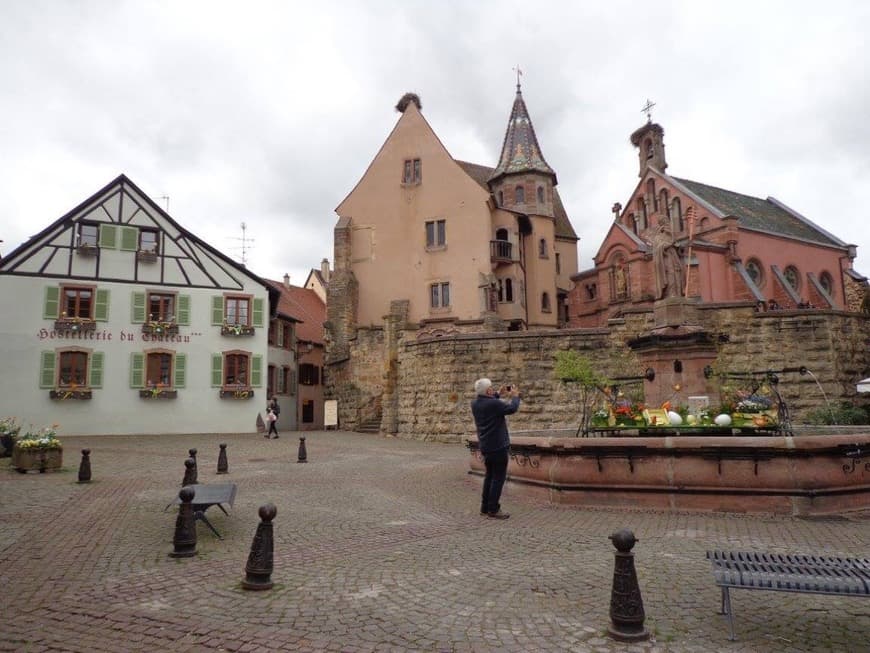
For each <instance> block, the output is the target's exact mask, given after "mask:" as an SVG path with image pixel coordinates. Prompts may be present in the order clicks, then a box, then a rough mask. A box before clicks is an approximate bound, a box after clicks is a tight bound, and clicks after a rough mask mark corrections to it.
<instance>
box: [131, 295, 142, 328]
mask: <svg viewBox="0 0 870 653" xmlns="http://www.w3.org/2000/svg"><path fill="white" fill-rule="evenodd" d="M130 305H131V307H132V316H131V317H130V321H131V322H132V323H133V324H142V323H144V322H145V293H144V292H136V291H135V290H134V291H133V299H132V301H131V304H130Z"/></svg>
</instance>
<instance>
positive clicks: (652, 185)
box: [646, 179, 656, 211]
mask: <svg viewBox="0 0 870 653" xmlns="http://www.w3.org/2000/svg"><path fill="white" fill-rule="evenodd" d="M646 196H647V200H648V201H649V203H650V206H652V210H653V211H655V210H656V182H655V179H647V180H646Z"/></svg>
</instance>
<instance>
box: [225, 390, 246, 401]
mask: <svg viewBox="0 0 870 653" xmlns="http://www.w3.org/2000/svg"><path fill="white" fill-rule="evenodd" d="M253 396H254V391H253V390H221V391H220V398H221V399H250V398H252V397H253Z"/></svg>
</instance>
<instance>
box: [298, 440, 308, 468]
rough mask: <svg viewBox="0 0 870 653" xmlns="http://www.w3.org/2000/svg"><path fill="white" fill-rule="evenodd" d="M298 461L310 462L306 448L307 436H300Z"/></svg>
mask: <svg viewBox="0 0 870 653" xmlns="http://www.w3.org/2000/svg"><path fill="white" fill-rule="evenodd" d="M296 462H297V463H307V462H308V452H307V451H306V450H305V438H299V458H298V459H297V460H296Z"/></svg>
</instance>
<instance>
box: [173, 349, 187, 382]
mask: <svg viewBox="0 0 870 653" xmlns="http://www.w3.org/2000/svg"><path fill="white" fill-rule="evenodd" d="M186 379H187V356H186V355H185V354H175V383H174V384H173V385H174V387H176V388H183V387H184V382H185V380H186Z"/></svg>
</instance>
